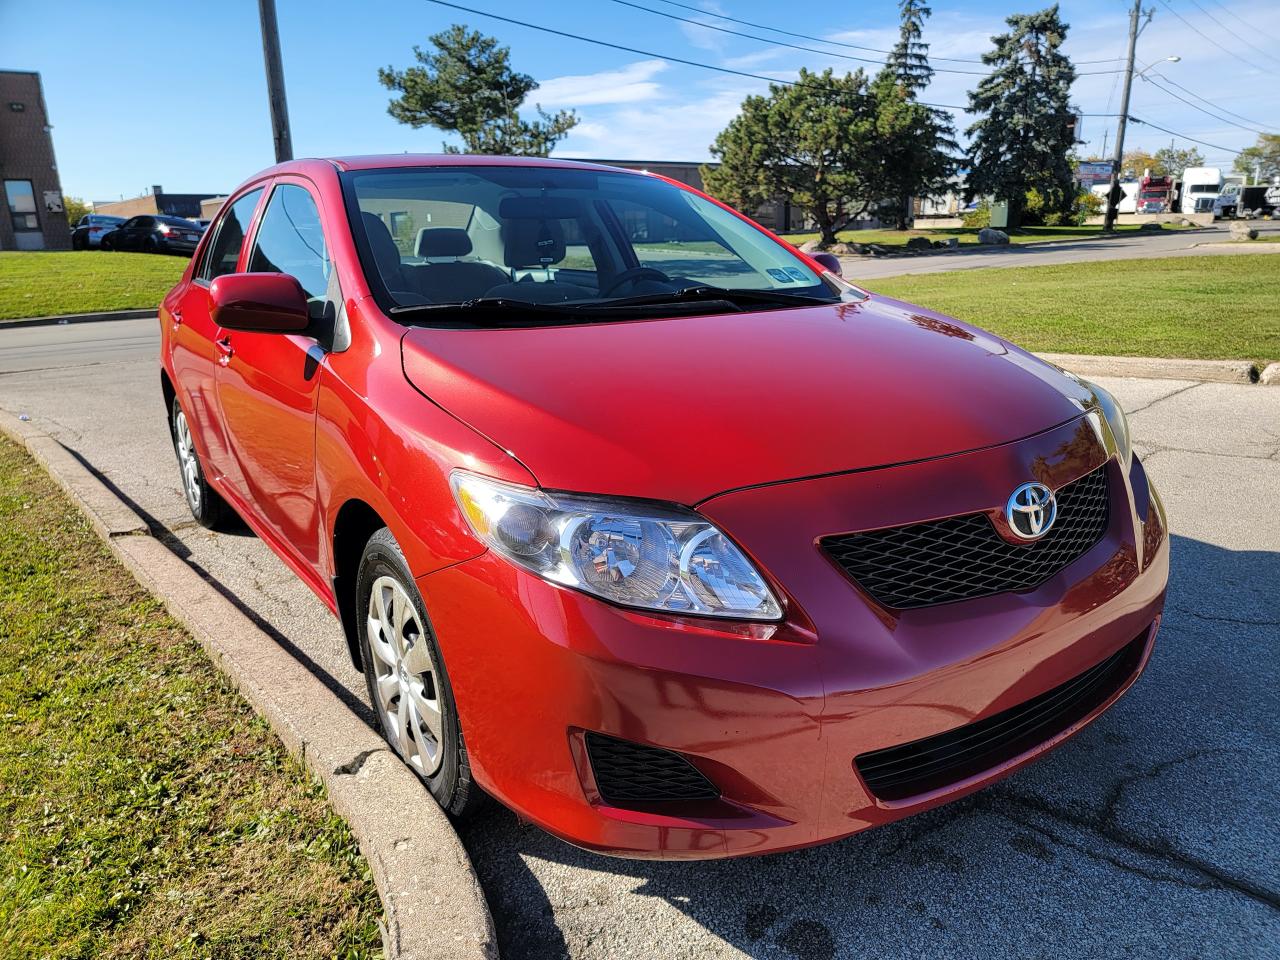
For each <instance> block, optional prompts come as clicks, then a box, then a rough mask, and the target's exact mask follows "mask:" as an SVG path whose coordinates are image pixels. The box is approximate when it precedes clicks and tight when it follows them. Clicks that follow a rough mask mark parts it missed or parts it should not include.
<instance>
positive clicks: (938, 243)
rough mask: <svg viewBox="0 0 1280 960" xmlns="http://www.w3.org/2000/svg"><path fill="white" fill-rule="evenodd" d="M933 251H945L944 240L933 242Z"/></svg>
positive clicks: (945, 243)
mask: <svg viewBox="0 0 1280 960" xmlns="http://www.w3.org/2000/svg"><path fill="white" fill-rule="evenodd" d="M933 249H935V250H945V249H947V241H945V240H935V241H933Z"/></svg>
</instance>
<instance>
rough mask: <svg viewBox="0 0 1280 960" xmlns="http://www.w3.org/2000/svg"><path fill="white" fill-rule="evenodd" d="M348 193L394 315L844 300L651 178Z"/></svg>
mask: <svg viewBox="0 0 1280 960" xmlns="http://www.w3.org/2000/svg"><path fill="white" fill-rule="evenodd" d="M343 187H344V190H345V192H346V195H347V204H348V211H349V214H350V216H351V221H352V226H353V232H354V233H355V235H356V239H357V244H358V246H359V247H360V248H361V249H360V253H361V260H362V263H363V264H364V269H365V274H366V276H367V277H368V279H369V283H370V287H371V289H372V290H373V291H374V295H375V297H376V298H377V299H378V300H379V301H380V302H383V303H384V304H385V305H386V306H387V307H388V308H389V309H391V310H392V311H393V312H418V311H411V310H410V308H415V307H425V306H427V305H444V304H465V303H474V302H476V301H484V302H489V303H492V302H495V301H498V300H501V301H505V302H506V303H507V304H510V303H514V304H516V305H520V304H537V305H539V306H540V307H543V308H546V307H553V308H554V307H556V306H557V305H564V310H565V312H569V311H570V310H574V309H576V310H581V309H583V308H591V307H593V306H596V305H605V306H607V305H609V304H620V303H623V302H627V301H631V302H635V301H640V300H643V301H644V302H645V303H646V304H648V303H661V302H662V301H663V300H664V299H665V298H666V297H670V298H672V299H673V300H676V299H679V298H680V297H681V296H682V294H685V295H687V294H702V293H707V292H708V288H712V289H714V290H715V291H718V292H720V293H721V294H723V295H724V296H725V297H731V296H732V294H734V293H736V294H740V296H741V297H742V298H746V297H748V296H754V297H756V299H757V300H759V301H765V300H766V298H767V302H768V303H769V305H772V306H786V305H793V304H789V299H790V298H791V297H794V298H795V303H796V304H799V303H804V302H813V301H822V302H834V301H835V300H837V299H839V298H840V296H841V294H842V293H843V292H844V291H843V290H842V288H841V287H840V286H837V285H835V284H833V283H832V282H831V281H830V280H825V281H824V279H823V278H822V277H820V276H819V275H818V274H817V273H816V272H815V271H814V270H813V269H812V268H810V267H809V266H808V265H807V264H806V263H805V262H804V261H803V260H801V259H800V258H798V257H796V256H794V255H792V254H791V253H789V252H788V250H787V249H786V248H785V247H784V246H782V245H781V244H779V243H777V242H776V241H775V240H773V239H772V238H771V237H769V236H768V235H767V234H765V233H763V232H761V231H760V230H759V229H757V228H755V227H753V226H751V225H750V224H748V223H746V222H745V221H744V220H742V219H740V218H739V217H737V216H734V215H733V214H732V213H729V212H728V211H726V210H724V209H722V208H721V207H719V206H717V205H716V204H714V203H711V202H710V201H708V200H706V199H704V198H702V197H700V196H698V195H697V194H695V193H692V192H689V191H687V190H682V189H679V188H678V187H675V186H672V185H671V184H669V183H667V182H665V181H663V180H659V179H657V178H655V177H649V176H644V175H639V174H628V173H611V172H602V171H598V170H588V169H584V170H573V169H565V168H558V167H518V166H458V167H402V168H395V169H380V170H367V171H354V172H349V173H346V174H344V175H343ZM361 234H363V236H362V235H361ZM504 305H505V304H504ZM421 312H424V313H425V312H426V311H425V310H423V311H421Z"/></svg>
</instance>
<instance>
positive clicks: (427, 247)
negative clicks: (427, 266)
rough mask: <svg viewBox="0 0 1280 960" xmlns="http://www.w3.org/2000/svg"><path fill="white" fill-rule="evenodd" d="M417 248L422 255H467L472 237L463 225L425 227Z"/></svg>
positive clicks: (419, 233)
mask: <svg viewBox="0 0 1280 960" xmlns="http://www.w3.org/2000/svg"><path fill="white" fill-rule="evenodd" d="M415 249H416V250H417V251H418V256H420V257H465V256H466V255H467V254H468V253H470V252H471V237H470V236H469V235H468V234H467V231H465V230H463V229H462V228H461V227H423V228H422V229H421V230H419V231H418V245H417V247H416V248H415Z"/></svg>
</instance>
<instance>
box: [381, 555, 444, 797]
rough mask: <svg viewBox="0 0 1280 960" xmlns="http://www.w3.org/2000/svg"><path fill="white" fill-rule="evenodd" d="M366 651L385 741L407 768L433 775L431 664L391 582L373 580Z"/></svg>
mask: <svg viewBox="0 0 1280 960" xmlns="http://www.w3.org/2000/svg"><path fill="white" fill-rule="evenodd" d="M369 648H370V650H371V651H372V652H373V674H374V687H375V690H376V691H377V697H376V699H377V707H378V714H379V715H380V716H381V717H382V725H383V727H384V728H385V729H386V731H387V736H388V737H389V738H390V739H391V742H392V743H394V744H395V745H396V748H397V749H398V750H399V751H400V756H402V757H403V758H404V760H405V762H406V763H407V764H409V766H411V767H413V768H414V769H415V770H417V771H418V772H419V773H421V774H423V775H424V776H426V775H430V774H433V773H435V772H436V771H437V770H438V769H440V761H441V758H442V757H443V754H444V751H443V749H442V748H441V744H442V743H443V741H444V737H443V734H442V724H441V718H440V696H439V685H438V683H437V679H436V668H435V663H434V662H433V661H432V659H431V651H430V650H428V649H427V640H426V636H425V631H424V630H423V628H422V621H421V619H420V618H419V616H418V611H417V609H416V608H415V607H414V605H413V601H411V600H410V599H409V595H408V594H407V593H406V592H405V589H404V587H402V586H400V584H399V583H397V582H396V581H395V580H394V579H393V578H391V577H379V578H378V579H377V580H375V581H374V582H373V590H372V591H371V592H370V594H369Z"/></svg>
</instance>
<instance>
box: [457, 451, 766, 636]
mask: <svg viewBox="0 0 1280 960" xmlns="http://www.w3.org/2000/svg"><path fill="white" fill-rule="evenodd" d="M449 482H450V485H451V486H452V487H453V495H454V496H455V497H456V498H457V500H458V506H459V507H461V508H462V514H463V516H465V517H466V518H467V522H468V523H470V524H471V527H472V529H473V530H475V532H476V535H477V536H478V537H479V538H480V539H481V540H483V541H484V542H485V543H486V544H488V545H489V546H490V547H492V548H493V549H494V550H496V551H497V552H498V553H500V554H502V556H504V557H506V558H507V559H508V560H510V561H511V562H512V563H516V564H519V565H520V566H522V567H524V568H525V569H526V570H531V571H533V572H534V573H536V574H537V575H538V576H540V577H545V578H546V579H547V580H552V581H554V582H556V583H562V584H564V585H565V586H569V587H574V588H576V589H578V590H583V591H585V592H587V593H593V594H595V595H596V596H598V597H603V598H604V599H606V600H611V601H613V602H614V603H619V604H622V605H624V606H628V607H643V608H645V609H647V610H661V611H663V612H666V613H682V614H694V615H699V616H711V617H732V618H734V619H739V620H777V619H780V618H781V616H782V608H781V607H780V606H779V605H778V601H777V600H775V599H774V596H773V594H772V593H771V592H770V590H769V588H768V586H767V585H766V584H765V582H764V578H763V577H761V576H760V574H759V573H758V572H757V571H756V569H755V567H754V566H752V564H751V561H750V560H748V559H747V558H746V557H745V556H743V554H742V551H741V550H739V549H738V548H737V547H736V546H735V545H734V544H733V542H732V541H730V540H729V538H728V537H726V536H725V535H724V534H723V533H721V532H720V531H719V530H718V529H716V527H715V526H714V525H713V524H711V523H708V522H707V521H706V520H704V519H702V517H700V516H698V515H697V514H696V513H694V512H693V511H691V510H686V509H683V508H681V507H676V506H669V507H668V506H663V505H661V504H654V505H649V504H643V503H629V502H627V501H621V500H619V501H614V500H603V499H597V498H593V497H580V496H576V495H568V494H560V493H557V494H555V495H551V494H547V493H545V492H543V491H541V490H535V489H531V488H529V487H520V486H515V485H514V484H509V483H501V482H499V481H497V480H490V479H488V478H485V477H479V476H476V475H475V474H472V473H465V472H463V471H455V472H454V473H453V475H452V476H451V477H450V478H449Z"/></svg>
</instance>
